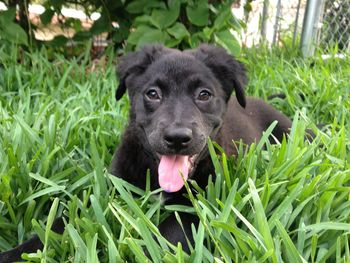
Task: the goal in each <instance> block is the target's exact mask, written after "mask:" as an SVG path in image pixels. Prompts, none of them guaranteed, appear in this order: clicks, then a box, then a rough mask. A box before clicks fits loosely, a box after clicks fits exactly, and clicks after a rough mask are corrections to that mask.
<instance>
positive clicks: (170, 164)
mask: <svg viewBox="0 0 350 263" xmlns="http://www.w3.org/2000/svg"><path fill="white" fill-rule="evenodd" d="M188 170H189V156H186V155H162V157H161V159H160V163H159V166H158V176H159V177H158V180H159V185H160V187H161V188H162V189H163V190H164V191H166V192H176V191H179V190H180V189H181V188H182V187H183V186H184V181H183V179H182V176H183V178H184V180H187V177H188ZM181 174H182V176H181Z"/></svg>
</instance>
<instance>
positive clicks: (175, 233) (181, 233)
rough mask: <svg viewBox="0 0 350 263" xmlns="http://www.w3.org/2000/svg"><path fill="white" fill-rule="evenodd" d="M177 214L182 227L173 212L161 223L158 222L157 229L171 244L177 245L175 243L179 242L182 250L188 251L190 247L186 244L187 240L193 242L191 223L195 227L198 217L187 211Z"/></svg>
mask: <svg viewBox="0 0 350 263" xmlns="http://www.w3.org/2000/svg"><path fill="white" fill-rule="evenodd" d="M179 215H180V219H181V223H182V227H183V229H182V227H181V226H180V224H179V223H178V221H177V219H176V217H175V214H174V213H173V214H171V215H170V216H169V217H167V218H166V219H165V220H164V221H163V222H162V223H160V225H159V231H160V233H161V234H162V236H164V237H165V238H166V239H167V240H168V241H170V242H171V243H172V244H174V245H177V243H178V242H180V243H181V245H182V248H183V250H184V251H185V252H187V253H189V252H190V248H189V246H188V243H187V240H189V242H190V243H191V244H192V245H193V244H194V240H193V236H192V230H191V225H192V224H194V226H195V227H197V226H198V223H199V218H198V217H197V216H195V215H191V214H188V213H179ZM186 237H187V238H186Z"/></svg>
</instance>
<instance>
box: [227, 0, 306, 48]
mask: <svg viewBox="0 0 350 263" xmlns="http://www.w3.org/2000/svg"><path fill="white" fill-rule="evenodd" d="M279 1H280V0H269V1H268V2H269V6H268V12H267V14H268V16H267V21H266V40H267V42H268V43H273V42H274V37H276V38H277V39H275V41H276V43H278V37H279V36H278V34H279V33H281V32H284V33H286V34H290V35H291V36H293V32H294V24H295V22H296V15H297V10H298V3H299V0H289V1H286V0H284V1H282V3H283V4H282V5H280V6H281V7H282V8H281V9H280V10H278V8H277V7H278V2H279ZM245 2H246V0H241V1H240V5H238V6H237V5H233V8H232V13H233V14H234V15H235V16H236V17H237V18H239V19H242V20H243V21H244V20H245V17H244V9H243V7H244V4H245ZM251 5H252V11H251V12H250V13H249V16H248V21H247V27H246V29H244V30H242V36H241V38H242V43H243V45H245V46H247V47H251V46H254V45H256V44H258V43H259V42H260V40H261V20H262V13H263V5H264V0H256V1H253V2H252V3H251ZM305 6H306V0H301V1H300V9H299V10H300V11H299V18H298V21H297V30H298V33H300V30H301V26H302V23H303V16H304V12H305ZM278 11H279V16H277V12H278ZM276 19H277V20H276Z"/></svg>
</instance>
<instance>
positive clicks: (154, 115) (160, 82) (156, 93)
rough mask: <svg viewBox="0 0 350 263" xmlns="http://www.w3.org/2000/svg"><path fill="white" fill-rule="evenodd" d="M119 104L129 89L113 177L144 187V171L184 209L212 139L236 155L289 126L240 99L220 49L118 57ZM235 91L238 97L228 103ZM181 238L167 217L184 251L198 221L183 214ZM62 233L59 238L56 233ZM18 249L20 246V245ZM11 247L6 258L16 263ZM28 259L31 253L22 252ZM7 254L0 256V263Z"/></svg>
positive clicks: (235, 69)
mask: <svg viewBox="0 0 350 263" xmlns="http://www.w3.org/2000/svg"><path fill="white" fill-rule="evenodd" d="M118 74H119V77H120V84H119V87H118V89H117V92H116V98H117V100H118V99H120V98H121V97H122V96H123V94H124V93H125V92H126V90H128V93H129V97H130V104H131V109H130V122H129V125H128V127H127V129H126V131H125V133H124V136H123V139H122V142H121V144H120V145H119V147H118V148H117V151H116V153H115V157H114V159H113V162H112V164H111V168H110V171H111V173H112V174H114V175H116V176H119V177H121V178H123V179H125V180H126V181H128V182H130V183H132V184H134V185H136V186H138V187H140V188H145V185H146V172H147V169H149V170H150V173H151V188H152V189H157V188H159V187H161V188H163V189H164V190H165V192H167V194H166V195H167V198H166V199H167V203H177V204H187V200H186V198H184V196H183V192H184V187H183V185H184V181H183V180H186V179H187V178H191V179H192V180H195V181H196V182H197V184H198V185H199V186H200V187H202V188H205V186H206V184H207V181H208V176H209V175H210V174H213V172H214V171H213V166H212V163H211V159H210V156H209V153H208V149H207V140H208V138H211V139H212V140H214V141H216V142H217V143H218V144H219V145H221V146H222V147H223V148H224V150H225V151H226V152H227V154H235V153H236V148H235V145H234V141H240V140H242V141H243V143H245V144H251V143H253V142H256V141H259V139H260V138H261V136H262V133H263V131H264V130H266V129H267V128H268V127H269V126H270V125H271V123H272V122H273V121H275V120H277V121H278V124H277V125H276V127H275V129H274V131H273V136H274V138H273V139H271V141H272V142H274V140H275V139H277V140H279V141H280V140H282V138H283V136H284V134H286V133H288V131H289V128H290V127H291V121H290V120H289V119H288V118H287V117H286V116H285V115H283V114H282V113H280V112H278V111H277V110H275V109H274V108H272V107H271V106H269V105H267V104H266V103H264V102H263V101H261V100H259V99H254V98H246V97H245V95H244V86H245V85H246V75H245V70H244V67H243V66H242V65H241V64H240V63H239V62H237V61H236V60H234V59H233V58H232V57H231V56H230V55H228V54H227V53H226V52H225V51H224V50H223V49H221V48H217V47H214V46H208V45H203V46H201V47H199V48H198V49H195V50H190V51H184V52H180V51H178V50H173V49H168V48H164V47H162V46H149V47H145V48H144V49H142V50H141V51H138V52H133V53H131V54H129V55H127V56H125V57H123V58H122V61H121V63H120V65H119V68H118ZM233 90H235V93H236V98H235V97H231V93H232V91H233ZM181 219H182V223H183V226H184V230H185V233H183V231H182V229H181V227H180V226H179V224H178V223H177V221H176V219H175V216H174V215H172V216H170V217H169V218H167V219H166V220H165V221H163V222H162V223H161V224H160V226H159V229H160V231H161V233H162V234H163V235H164V236H165V237H166V238H167V239H168V240H170V241H171V242H173V243H177V242H181V243H182V245H183V247H184V249H185V250H187V251H188V249H189V248H188V245H187V242H186V238H185V234H186V235H187V237H188V238H189V239H190V240H191V237H192V234H191V224H192V223H194V224H196V223H197V222H198V219H197V218H196V217H195V216H192V215H189V214H181ZM62 231H63V229H61V230H58V231H57V232H62ZM19 248H20V246H19ZM19 251H22V252H23V250H19V249H18V248H17V251H16V249H14V250H11V252H10V253H12V255H15V254H16V253H17V257H18V256H19V255H18V254H19ZM28 252H29V251H28ZM10 253H9V252H7V254H6V253H5V254H4V255H2V256H1V255H0V261H1V260H2V259H3V261H1V262H6V261H4V258H5V257H6V255H7V256H8V258H11V257H10V256H9V255H10Z"/></svg>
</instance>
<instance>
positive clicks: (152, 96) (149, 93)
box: [146, 89, 160, 100]
mask: <svg viewBox="0 0 350 263" xmlns="http://www.w3.org/2000/svg"><path fill="white" fill-rule="evenodd" d="M146 96H147V98H149V99H150V100H159V99H160V96H159V94H158V92H157V90H155V89H150V90H148V91H147V92H146Z"/></svg>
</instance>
